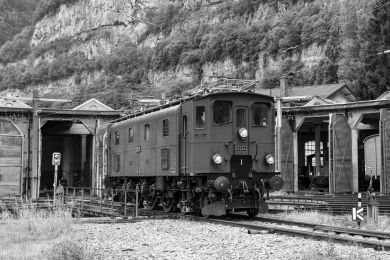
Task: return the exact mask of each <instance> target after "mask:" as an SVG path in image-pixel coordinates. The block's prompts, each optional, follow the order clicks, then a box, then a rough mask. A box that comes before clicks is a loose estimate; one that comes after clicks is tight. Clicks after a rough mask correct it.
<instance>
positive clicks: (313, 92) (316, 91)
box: [256, 83, 348, 98]
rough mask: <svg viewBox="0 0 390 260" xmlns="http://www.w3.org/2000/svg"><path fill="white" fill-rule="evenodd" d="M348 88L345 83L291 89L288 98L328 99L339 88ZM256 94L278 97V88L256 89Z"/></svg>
mask: <svg viewBox="0 0 390 260" xmlns="http://www.w3.org/2000/svg"><path fill="white" fill-rule="evenodd" d="M344 87H346V88H348V87H347V85H346V84H345V83H337V84H327V85H312V86H304V87H292V88H291V89H290V92H289V96H312V97H314V96H317V97H321V98H329V97H330V96H332V94H334V93H335V92H337V91H338V90H340V89H341V88H344ZM256 92H257V93H261V94H265V95H271V96H274V97H279V96H280V88H273V89H263V88H261V89H256Z"/></svg>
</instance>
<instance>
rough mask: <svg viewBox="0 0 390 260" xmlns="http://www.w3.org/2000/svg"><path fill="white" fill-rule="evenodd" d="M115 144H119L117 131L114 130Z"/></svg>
mask: <svg viewBox="0 0 390 260" xmlns="http://www.w3.org/2000/svg"><path fill="white" fill-rule="evenodd" d="M114 141H115V144H116V145H118V144H119V132H118V131H115V140H114Z"/></svg>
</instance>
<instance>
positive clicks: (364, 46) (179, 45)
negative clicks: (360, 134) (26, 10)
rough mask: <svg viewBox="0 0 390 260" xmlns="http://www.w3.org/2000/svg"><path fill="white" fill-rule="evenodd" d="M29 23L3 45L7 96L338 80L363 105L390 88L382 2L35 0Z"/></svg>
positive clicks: (121, 96) (118, 94) (117, 100)
mask: <svg viewBox="0 0 390 260" xmlns="http://www.w3.org/2000/svg"><path fill="white" fill-rule="evenodd" d="M3 1H4V0H3ZM19 1H22V0H19ZM26 1H27V0H26ZM34 21H35V24H34V25H33V26H29V27H26V28H25V29H24V30H23V31H22V32H21V33H20V34H18V35H17V36H15V37H14V38H13V40H12V41H10V42H8V43H6V44H4V45H3V46H2V48H1V49H0V63H1V64H2V67H0V89H1V90H3V91H9V90H15V89H18V90H20V91H22V92H29V91H30V90H31V89H32V88H34V87H38V88H40V89H41V90H45V91H43V92H44V93H46V94H47V95H53V96H55V95H59V94H60V95H62V96H69V97H70V98H72V99H73V100H75V102H76V103H77V102H81V101H84V100H86V99H88V98H91V97H96V98H98V99H100V100H101V101H103V102H106V103H108V104H109V105H112V106H113V107H115V108H120V107H122V108H123V107H126V106H127V105H128V98H129V93H133V94H135V95H138V94H139V95H141V94H158V93H160V92H167V93H168V95H174V94H182V93H183V92H184V91H185V90H186V89H189V88H192V87H194V86H196V85H199V84H200V83H201V82H202V81H210V80H213V79H215V78H216V77H230V78H242V79H253V80H257V81H258V82H259V84H258V87H262V88H273V87H275V86H278V84H279V78H280V76H281V75H283V74H290V77H289V83H290V85H293V86H302V85H311V84H328V83H335V82H341V81H344V82H347V83H348V84H349V85H350V86H351V88H352V89H353V90H354V91H355V93H356V94H357V95H358V97H359V98H360V99H372V98H375V97H377V96H378V95H380V94H381V93H382V92H383V91H384V90H386V88H387V87H388V86H390V76H389V73H388V72H389V68H390V63H389V56H388V55H389V54H379V55H377V54H378V53H380V52H383V51H386V50H389V49H390V31H389V30H390V27H389V26H390V1H388V0H368V1H367V0H343V1H341V0H329V1H325V0H295V1H287V0H275V1H268V0H261V1H259V0H257V1H256V0H240V1H233V0H228V1H211V0H209V1H146V0H145V1H142V0H133V1H124V0H119V1H113V0H110V1H102V0H86V1H78V0H41V1H40V4H39V6H38V8H37V10H36V12H35V15H34Z"/></svg>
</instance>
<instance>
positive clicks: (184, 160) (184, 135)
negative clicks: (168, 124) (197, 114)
mask: <svg viewBox="0 0 390 260" xmlns="http://www.w3.org/2000/svg"><path fill="white" fill-rule="evenodd" d="M188 138H189V132H188V117H187V115H183V116H182V123H181V138H180V146H181V147H180V156H181V159H180V170H181V173H182V174H184V175H187V174H188V166H189V165H188V164H189V160H188V155H189V152H188V149H189V145H188Z"/></svg>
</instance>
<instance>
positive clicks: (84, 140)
mask: <svg viewBox="0 0 390 260" xmlns="http://www.w3.org/2000/svg"><path fill="white" fill-rule="evenodd" d="M86 148H87V136H86V135H81V174H82V176H84V174H85V173H84V171H85V159H86V157H87V151H86Z"/></svg>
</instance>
